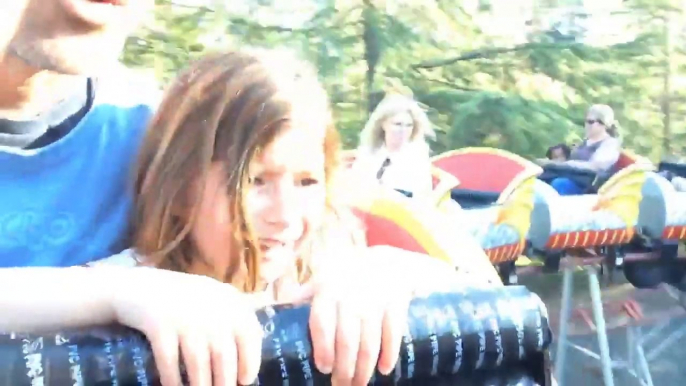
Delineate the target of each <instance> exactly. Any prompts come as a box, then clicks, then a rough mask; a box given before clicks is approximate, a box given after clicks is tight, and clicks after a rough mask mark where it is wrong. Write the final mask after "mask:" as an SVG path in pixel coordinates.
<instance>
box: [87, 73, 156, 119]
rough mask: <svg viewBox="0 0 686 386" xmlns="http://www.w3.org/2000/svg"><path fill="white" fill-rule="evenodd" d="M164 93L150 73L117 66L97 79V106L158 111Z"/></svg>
mask: <svg viewBox="0 0 686 386" xmlns="http://www.w3.org/2000/svg"><path fill="white" fill-rule="evenodd" d="M161 97H162V92H161V89H160V87H159V84H158V82H157V80H156V79H155V77H154V75H152V74H150V73H149V72H143V71H140V70H133V69H130V68H126V67H124V66H117V67H114V68H112V70H111V71H108V73H107V74H103V75H102V76H100V77H98V78H97V90H96V100H95V103H96V105H108V106H114V107H118V108H122V109H131V108H141V107H143V108H148V109H151V110H156V109H157V105H158V104H159V102H160V100H161Z"/></svg>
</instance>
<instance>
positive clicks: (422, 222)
mask: <svg viewBox="0 0 686 386" xmlns="http://www.w3.org/2000/svg"><path fill="white" fill-rule="evenodd" d="M352 204H353V207H354V211H355V214H356V215H357V218H358V219H360V220H361V221H362V223H363V225H364V229H365V235H364V236H365V238H366V242H367V245H369V246H377V245H387V246H392V247H396V248H400V249H404V250H407V251H410V252H417V253H423V254H426V255H429V256H432V257H434V258H438V259H440V260H443V261H446V262H448V263H450V264H452V265H453V266H455V267H456V269H457V270H458V272H461V273H463V274H464V275H465V276H464V277H465V278H468V279H470V280H472V279H475V280H476V281H477V282H478V283H481V284H491V285H499V283H500V282H501V281H500V279H499V278H498V275H497V272H496V271H495V269H494V268H493V266H492V265H490V264H489V262H488V259H487V258H486V256H484V253H483V251H482V250H481V249H480V248H479V246H478V245H476V244H474V245H473V246H472V245H471V240H470V239H469V238H468V237H466V236H467V235H466V234H465V235H464V236H465V237H460V234H456V233H455V232H454V231H451V230H454V226H453V224H451V223H450V220H452V217H449V216H446V215H444V214H443V213H441V212H440V211H439V210H438V209H437V208H435V207H433V206H431V205H427V203H425V202H421V201H420V200H414V199H411V198H408V197H405V196H404V195H403V194H401V193H399V192H396V191H394V190H392V189H387V188H384V187H379V188H378V190H376V192H375V194H364V197H363V196H360V197H357V198H356V199H355V200H354V202H353V203H352Z"/></svg>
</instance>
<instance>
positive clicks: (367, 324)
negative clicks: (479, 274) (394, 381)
mask: <svg viewBox="0 0 686 386" xmlns="http://www.w3.org/2000/svg"><path fill="white" fill-rule="evenodd" d="M362 255H363V256H359V254H358V256H348V257H347V258H341V259H338V261H330V264H329V265H328V266H326V267H321V269H320V270H319V273H318V274H317V276H316V277H314V278H313V281H312V282H311V283H309V284H308V285H306V286H305V288H306V290H305V291H304V294H306V295H305V296H302V297H301V300H305V298H307V297H308V296H311V299H312V313H311V317H310V332H311V335H312V344H313V349H314V360H315V364H316V365H317V368H318V369H319V371H321V372H322V373H332V376H333V377H332V379H333V384H334V385H336V386H340V385H356V386H357V385H361V386H362V385H367V383H368V382H369V380H370V378H371V376H372V374H373V372H374V370H375V368H376V367H377V362H378V369H379V371H380V372H381V373H382V374H389V373H390V372H391V371H392V370H393V369H394V368H395V365H396V362H397V361H398V356H399V353H400V345H401V342H402V338H403V335H404V334H405V332H406V330H407V314H408V307H409V304H410V301H411V300H412V298H413V296H414V295H415V290H418V289H420V288H421V289H422V290H423V291H431V290H440V289H447V288H448V287H449V285H447V284H446V280H452V279H454V277H455V275H454V271H452V269H451V267H450V266H449V265H447V264H444V263H442V262H439V261H433V260H432V259H431V258H430V257H428V256H424V255H419V254H413V253H409V252H405V251H401V250H397V249H395V248H388V247H376V248H369V249H367V250H366V251H364V252H363V253H362ZM417 257H419V258H417ZM417 269H419V271H417ZM435 273H438V276H440V277H437V276H435V275H434V274H435ZM418 275H419V276H424V275H426V276H427V278H428V279H429V280H423V281H422V282H423V284H420V285H417V281H416V279H417V277H418ZM432 278H433V279H432ZM428 283H437V284H441V283H442V285H441V286H440V288H439V287H438V286H435V287H432V288H427V285H430V284H428Z"/></svg>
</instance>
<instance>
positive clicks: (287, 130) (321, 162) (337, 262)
mask: <svg viewBox="0 0 686 386" xmlns="http://www.w3.org/2000/svg"><path fill="white" fill-rule="evenodd" d="M338 151H339V138H338V133H337V131H336V130H335V128H334V126H333V121H332V116H331V112H330V109H329V105H328V99H327V96H326V93H325V91H324V90H323V88H322V87H321V85H320V84H319V83H318V82H317V80H316V77H315V75H314V74H312V73H311V72H310V71H308V69H307V68H305V67H303V66H302V64H301V63H299V62H298V61H297V60H295V59H292V58H291V57H290V56H288V55H283V54H279V53H278V52H269V51H266V52H265V51H254V52H253V51H244V52H230V53H226V54H219V55H214V56H209V57H206V58H204V59H202V60H200V61H199V62H197V63H195V64H194V65H193V66H192V67H191V68H190V69H189V70H187V71H185V72H184V73H183V74H182V75H180V76H179V78H178V79H177V80H176V81H175V82H174V83H173V85H172V86H171V88H170V89H169V90H168V91H167V93H166V97H165V99H164V101H163V102H162V104H161V107H160V108H159V110H158V112H157V115H156V116H155V117H154V119H153V120H152V123H151V126H150V128H149V131H148V132H147V136H146V138H145V141H144V143H143V146H142V150H141V154H140V158H139V163H138V170H137V175H136V181H135V195H136V198H135V200H136V215H135V224H136V231H135V235H134V240H135V242H134V249H133V250H132V251H128V255H127V254H125V255H122V256H120V258H124V260H126V259H127V258H130V259H131V260H130V261H131V262H134V261H136V262H140V263H142V264H144V265H154V266H156V267H159V268H162V269H168V270H174V271H180V272H187V273H192V274H197V275H202V276H207V277H210V278H214V279H216V280H218V281H221V282H225V283H229V284H231V285H233V286H235V287H237V288H238V289H240V290H242V291H243V292H245V293H246V295H245V296H246V299H248V301H249V302H252V304H254V307H255V308H259V307H262V306H265V305H269V304H274V303H282V302H288V303H291V302H296V301H303V300H312V315H313V316H312V319H311V320H310V322H311V323H310V329H311V333H312V339H313V341H314V343H313V344H314V352H315V362H316V363H317V367H318V368H319V369H320V370H321V371H322V372H325V373H328V372H331V371H332V370H333V374H334V377H335V378H337V379H338V380H339V381H343V382H346V383H349V382H350V380H354V382H353V384H356V385H366V384H367V381H368V380H369V379H370V376H371V375H372V371H373V370H374V367H375V366H376V363H377V360H378V362H379V370H380V371H382V372H389V371H391V370H392V369H393V368H394V366H395V362H396V360H397V357H398V350H399V345H400V342H401V339H402V335H403V332H404V323H405V320H406V315H407V307H408V305H409V300H410V297H411V296H413V295H417V294H419V293H424V292H425V291H435V290H441V289H447V288H449V287H451V286H452V285H454V284H455V283H456V282H457V283H458V284H459V285H475V286H488V285H490V284H489V283H485V281H484V280H480V278H479V277H478V275H471V277H469V276H468V275H467V274H466V272H465V274H464V275H460V273H463V272H462V270H459V269H458V270H457V271H455V270H454V267H451V266H449V265H447V264H444V263H442V262H439V261H437V260H433V259H431V258H429V257H428V256H425V255H421V254H415V253H411V252H407V251H401V250H398V249H393V248H390V247H374V248H370V247H367V246H366V245H365V240H364V232H363V229H362V228H361V225H360V224H359V223H358V221H357V219H356V218H354V217H353V216H352V215H351V214H350V213H349V212H348V210H347V209H346V206H345V205H343V204H342V203H341V201H340V200H339V198H340V197H339V196H336V195H334V191H335V185H336V178H335V176H336V173H335V172H336V170H337V162H338V160H339V153H338ZM349 189H355V187H349ZM134 251H135V252H134ZM467 257H468V256H467ZM198 301H200V302H202V301H203V299H198ZM220 306H221V305H218V307H220ZM334 341H335V344H329V345H327V343H331V342H334ZM331 347H333V349H331Z"/></svg>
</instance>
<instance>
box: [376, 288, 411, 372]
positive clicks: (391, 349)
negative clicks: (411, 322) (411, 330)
mask: <svg viewBox="0 0 686 386" xmlns="http://www.w3.org/2000/svg"><path fill="white" fill-rule="evenodd" d="M408 307H409V301H407V302H403V301H394V302H392V303H391V305H390V306H389V307H388V308H387V309H386V312H385V313H384V316H383V322H382V326H383V327H382V332H381V355H379V372H380V373H381V374H384V375H388V374H390V372H391V371H393V369H394V368H395V365H396V363H397V362H398V356H399V355H400V345H401V343H402V339H403V336H404V335H405V333H406V332H407V312H408Z"/></svg>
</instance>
